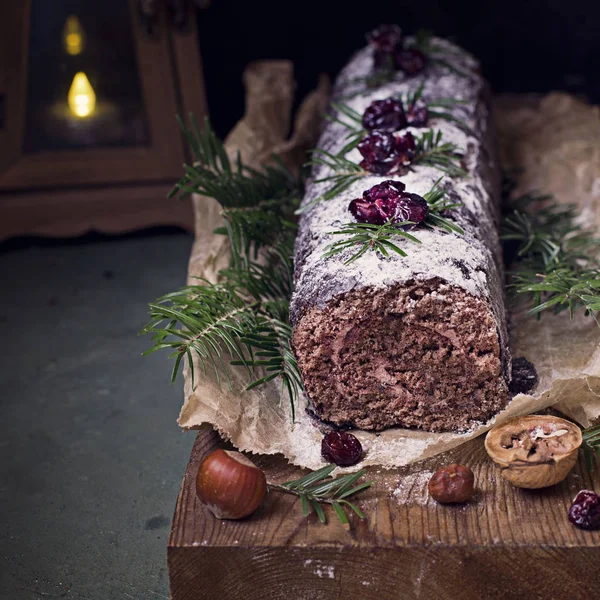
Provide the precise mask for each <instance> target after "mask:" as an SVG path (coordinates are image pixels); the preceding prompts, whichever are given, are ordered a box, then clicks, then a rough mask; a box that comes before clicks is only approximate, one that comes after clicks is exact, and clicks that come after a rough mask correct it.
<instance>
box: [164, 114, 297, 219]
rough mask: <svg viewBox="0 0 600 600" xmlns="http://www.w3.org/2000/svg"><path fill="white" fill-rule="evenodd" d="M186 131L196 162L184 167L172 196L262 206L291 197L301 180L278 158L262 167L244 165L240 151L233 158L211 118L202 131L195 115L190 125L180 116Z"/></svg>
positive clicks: (237, 206) (181, 124)
mask: <svg viewBox="0 0 600 600" xmlns="http://www.w3.org/2000/svg"><path fill="white" fill-rule="evenodd" d="M178 121H179V125H180V127H181V130H182V134H183V136H184V138H185V139H186V141H187V143H188V146H189V148H190V151H191V152H192V155H193V156H194V163H193V164H192V165H185V166H184V170H185V173H184V176H183V177H182V178H181V180H180V181H179V182H177V183H176V184H175V186H174V187H173V189H172V190H171V192H170V193H169V198H173V197H175V196H178V195H187V194H200V195H201V196H208V197H209V198H214V199H215V200H217V201H218V202H219V204H220V205H221V206H222V207H223V208H229V207H235V208H239V207H249V206H258V205H260V204H261V203H262V202H264V201H265V200H273V199H279V198H285V197H289V196H290V194H295V193H296V192H297V190H298V187H299V183H298V181H297V180H296V179H295V178H294V176H293V175H292V173H291V172H290V171H289V170H288V169H286V167H285V166H284V165H283V163H281V161H278V160H277V159H275V161H276V163H275V165H274V166H271V165H267V166H265V167H264V168H263V169H262V170H256V169H252V168H250V167H248V166H246V165H244V164H243V162H242V160H241V158H240V156H239V154H238V156H237V158H236V160H235V161H233V162H232V161H230V159H229V157H228V156H227V152H226V151H225V148H224V147H223V144H222V142H221V141H220V140H219V139H218V138H217V136H216V134H215V133H214V131H213V130H212V128H211V126H210V123H209V122H208V120H205V122H204V127H203V129H202V130H200V128H199V127H198V123H197V122H196V119H195V118H194V117H193V115H190V125H189V126H186V125H185V123H184V122H183V121H182V120H181V119H180V118H178Z"/></svg>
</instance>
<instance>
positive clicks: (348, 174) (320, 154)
mask: <svg viewBox="0 0 600 600" xmlns="http://www.w3.org/2000/svg"><path fill="white" fill-rule="evenodd" d="M307 165H310V166H312V167H315V166H319V167H320V166H323V167H325V168H326V169H327V170H329V171H332V172H333V173H332V174H330V175H326V176H325V177H321V178H320V179H315V181H314V183H329V184H331V186H330V187H329V188H328V189H327V190H326V191H325V192H323V193H322V194H321V195H320V196H318V197H316V198H314V199H313V200H312V201H311V202H309V203H308V204H306V205H304V206H301V207H300V208H299V209H298V210H297V211H296V214H300V213H302V212H305V211H306V210H308V209H309V208H311V207H312V206H314V205H315V204H318V203H319V202H321V200H331V199H332V198H335V197H336V196H337V195H338V194H340V193H341V192H343V191H344V190H347V189H348V188H349V187H350V186H351V185H352V184H353V183H355V182H357V181H359V180H360V179H361V178H363V177H364V176H365V175H368V174H369V173H368V172H367V171H365V170H364V169H363V168H362V167H360V166H359V165H357V164H356V163H353V162H352V161H350V160H347V159H346V158H344V157H343V156H342V155H340V154H338V155H334V154H331V153H330V152H327V151H326V150H321V149H319V148H317V149H315V150H313V151H312V155H311V160H310V161H309V162H308V163H307Z"/></svg>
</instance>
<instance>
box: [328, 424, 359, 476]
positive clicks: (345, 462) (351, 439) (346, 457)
mask: <svg viewBox="0 0 600 600" xmlns="http://www.w3.org/2000/svg"><path fill="white" fill-rule="evenodd" d="M362 453H363V449H362V446H361V444H360V442H359V441H358V438H357V437H356V436H354V435H352V434H351V433H348V432H346V431H330V432H329V433H328V434H327V435H326V436H325V437H324V438H323V441H322V442H321V455H322V456H323V458H324V459H325V460H326V461H328V462H332V463H335V464H336V465H338V467H349V466H350V465H355V464H356V463H357V462H358V461H359V460H360V458H361V456H362Z"/></svg>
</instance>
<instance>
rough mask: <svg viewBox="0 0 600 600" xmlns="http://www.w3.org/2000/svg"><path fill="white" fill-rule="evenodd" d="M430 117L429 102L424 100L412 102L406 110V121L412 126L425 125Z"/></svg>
mask: <svg viewBox="0 0 600 600" xmlns="http://www.w3.org/2000/svg"><path fill="white" fill-rule="evenodd" d="M428 117H429V114H428V111H427V104H425V102H423V101H422V100H417V101H416V102H415V103H414V104H411V105H410V106H409V107H408V110H407V111H406V122H407V123H408V124H409V125H410V126H411V127H425V125H427V118H428Z"/></svg>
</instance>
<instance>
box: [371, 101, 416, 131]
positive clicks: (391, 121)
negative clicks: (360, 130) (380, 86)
mask: <svg viewBox="0 0 600 600" xmlns="http://www.w3.org/2000/svg"><path fill="white" fill-rule="evenodd" d="M362 124H363V127H364V128H365V129H367V130H368V131H373V130H375V129H377V130H378V131H398V129H402V128H403V127H406V115H405V114H404V108H402V102H400V100H396V99H395V98H387V99H386V100H375V101H374V102H372V103H371V104H370V105H369V106H368V107H367V109H366V110H365V112H364V114H363V118H362Z"/></svg>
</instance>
